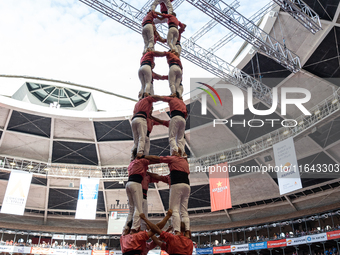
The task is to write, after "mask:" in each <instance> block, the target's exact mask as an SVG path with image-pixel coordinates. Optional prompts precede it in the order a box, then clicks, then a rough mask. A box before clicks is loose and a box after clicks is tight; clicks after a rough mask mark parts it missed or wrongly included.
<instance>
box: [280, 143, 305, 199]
mask: <svg viewBox="0 0 340 255" xmlns="http://www.w3.org/2000/svg"><path fill="white" fill-rule="evenodd" d="M273 150H274V158H275V165H276V167H277V168H278V171H277V179H278V182H279V189H280V195H283V194H286V193H289V192H292V191H295V190H298V189H301V188H302V184H301V178H300V173H299V166H298V163H297V159H296V153H295V146H294V140H293V138H292V137H290V138H288V139H286V140H283V141H282V142H279V143H277V144H274V145H273Z"/></svg>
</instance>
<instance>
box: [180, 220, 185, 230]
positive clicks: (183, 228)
mask: <svg viewBox="0 0 340 255" xmlns="http://www.w3.org/2000/svg"><path fill="white" fill-rule="evenodd" d="M181 232H182V233H184V232H185V224H184V222H183V221H181Z"/></svg>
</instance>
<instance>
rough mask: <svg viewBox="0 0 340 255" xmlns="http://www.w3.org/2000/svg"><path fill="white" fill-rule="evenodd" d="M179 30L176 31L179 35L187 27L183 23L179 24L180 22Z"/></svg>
mask: <svg viewBox="0 0 340 255" xmlns="http://www.w3.org/2000/svg"><path fill="white" fill-rule="evenodd" d="M178 25H179V30H178V32H179V33H183V32H184V30H185V28H186V27H187V25H185V24H183V23H181V22H179V24H178Z"/></svg>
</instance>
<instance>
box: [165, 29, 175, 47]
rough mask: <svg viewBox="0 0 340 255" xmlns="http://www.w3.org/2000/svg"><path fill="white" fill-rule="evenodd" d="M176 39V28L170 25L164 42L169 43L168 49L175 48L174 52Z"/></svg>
mask: <svg viewBox="0 0 340 255" xmlns="http://www.w3.org/2000/svg"><path fill="white" fill-rule="evenodd" d="M177 39H178V29H177V28H176V27H170V28H169V31H168V36H167V39H166V42H167V44H168V45H169V47H170V49H171V50H175V51H176V52H178V51H177V48H176V42H177Z"/></svg>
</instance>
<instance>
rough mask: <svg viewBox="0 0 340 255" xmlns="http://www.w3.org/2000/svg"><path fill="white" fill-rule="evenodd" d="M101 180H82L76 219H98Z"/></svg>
mask: <svg viewBox="0 0 340 255" xmlns="http://www.w3.org/2000/svg"><path fill="white" fill-rule="evenodd" d="M98 189H99V179H97V178H81V179H80V187H79V194H78V202H77V210H76V219H82V220H94V219H96V210H97V199H98Z"/></svg>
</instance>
